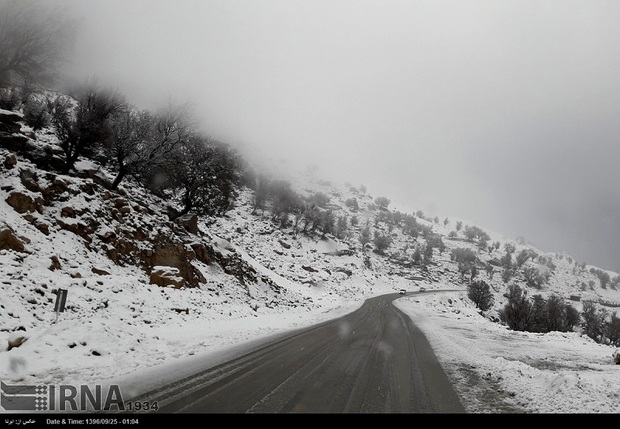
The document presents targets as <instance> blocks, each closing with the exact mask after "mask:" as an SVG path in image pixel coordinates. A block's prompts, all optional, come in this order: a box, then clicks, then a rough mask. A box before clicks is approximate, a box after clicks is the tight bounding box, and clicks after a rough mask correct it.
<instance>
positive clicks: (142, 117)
mask: <svg viewBox="0 0 620 429" xmlns="http://www.w3.org/2000/svg"><path fill="white" fill-rule="evenodd" d="M153 122H154V119H153V115H152V114H151V113H150V112H148V111H145V110H137V109H134V108H130V107H128V108H124V109H119V111H118V112H116V113H115V114H114V115H113V117H112V128H111V131H112V136H111V138H110V140H109V143H108V145H107V146H106V152H107V154H108V156H109V158H110V159H111V160H112V161H113V163H114V164H115V166H116V169H117V173H116V177H115V178H114V181H113V182H112V189H116V188H117V187H118V185H119V184H120V183H121V181H122V180H123V179H124V178H125V176H127V175H130V174H134V173H136V172H137V171H138V170H139V169H140V167H141V165H142V163H143V162H144V155H145V151H146V149H147V148H148V141H149V136H150V135H151V131H152V125H153Z"/></svg>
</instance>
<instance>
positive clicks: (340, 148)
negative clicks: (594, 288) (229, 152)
mask: <svg viewBox="0 0 620 429" xmlns="http://www.w3.org/2000/svg"><path fill="white" fill-rule="evenodd" d="M53 1H56V2H58V3H59V5H60V4H69V5H70V7H71V8H73V9H75V11H74V12H75V13H76V14H77V15H78V16H79V17H80V20H81V22H82V29H81V32H80V38H79V41H78V43H77V46H76V51H75V57H74V60H73V63H72V65H71V67H72V68H71V72H72V73H73V74H74V75H76V76H91V77H92V76H95V77H97V78H99V79H100V80H102V81H109V82H112V84H113V85H114V86H116V87H117V88H119V89H120V90H121V91H122V92H123V93H125V94H126V95H127V97H128V98H129V99H130V101H132V102H134V103H136V104H138V105H141V106H144V107H148V108H150V107H151V106H155V105H157V104H159V103H163V102H165V101H167V100H168V97H170V96H172V97H173V98H174V99H175V100H178V101H185V100H192V101H193V102H194V104H195V107H196V111H197V113H198V114H199V116H200V118H201V120H202V122H203V124H204V126H205V128H206V129H207V130H208V131H209V132H210V133H211V134H212V135H214V136H216V137H219V138H222V139H224V140H226V141H229V142H231V143H242V144H251V145H256V146H260V147H264V148H266V149H268V150H270V151H273V152H274V153H277V154H279V155H278V156H282V157H287V156H290V157H301V158H302V159H304V160H307V161H308V162H314V163H316V164H319V165H321V171H324V172H325V174H326V175H327V176H329V177H333V178H334V179H342V180H347V181H350V182H352V183H354V184H361V183H363V184H365V185H366V186H367V187H368V189H369V191H370V192H371V193H372V194H373V195H376V196H379V195H384V196H387V197H389V198H391V200H392V201H393V205H392V207H395V208H398V209H401V210H405V211H408V212H409V211H415V210H423V211H424V212H425V213H426V214H430V215H433V216H434V215H438V216H440V217H445V216H449V217H450V216H454V217H460V218H464V219H466V220H468V221H471V222H473V223H476V224H478V225H480V226H481V227H486V228H488V229H490V230H494V231H497V232H500V233H503V234H505V235H506V236H507V237H517V236H524V237H525V238H526V239H527V240H528V241H531V242H532V243H533V244H535V245H537V246H539V247H540V248H541V249H542V250H546V251H561V250H566V251H567V252H568V253H569V254H571V255H573V256H574V257H576V258H577V259H578V260H579V261H582V262H587V263H591V264H594V265H598V266H600V267H602V268H607V269H612V270H615V271H620V189H619V186H618V183H620V169H619V168H618V167H619V165H620V141H619V139H618V137H619V136H620V121H619V118H620V81H619V80H618V76H620V2H617V1H598V0H584V1H570V0H558V1H549V0H535V1H527V0H520V1H509V0H506V1H501V2H498V1H478V0H475V1H462V0H457V1H441V0H432V1H431V0H429V1H415V0H407V1H397V0H390V1H384V0H381V1H379V0H377V1H365V0H351V1H345V0H328V1H324V0H312V1H297V0H280V1H276V0H259V1H251V0H243V1H231V0H221V1H210V0H169V1H163V0H122V1H119V0H70V1H67V0H51V1H45V2H44V3H46V4H52V2H53ZM329 177H328V178H329Z"/></svg>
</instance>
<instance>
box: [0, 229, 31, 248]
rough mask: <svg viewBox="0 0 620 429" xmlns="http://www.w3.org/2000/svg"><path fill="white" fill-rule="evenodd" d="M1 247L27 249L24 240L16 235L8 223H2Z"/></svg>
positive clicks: (0, 232)
mask: <svg viewBox="0 0 620 429" xmlns="http://www.w3.org/2000/svg"><path fill="white" fill-rule="evenodd" d="M0 249H10V250H14V251H16V252H25V251H26V249H25V246H24V243H23V241H22V240H20V239H19V237H17V235H15V232H14V231H13V229H11V227H10V226H8V225H7V224H6V223H1V224H0Z"/></svg>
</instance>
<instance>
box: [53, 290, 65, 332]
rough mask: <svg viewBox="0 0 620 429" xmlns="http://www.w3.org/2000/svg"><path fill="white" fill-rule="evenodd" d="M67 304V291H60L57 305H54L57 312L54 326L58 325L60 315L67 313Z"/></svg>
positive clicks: (57, 295)
mask: <svg viewBox="0 0 620 429" xmlns="http://www.w3.org/2000/svg"><path fill="white" fill-rule="evenodd" d="M66 302H67V289H58V293H57V294H56V304H55V305H54V311H55V312H56V319H55V320H54V324H56V323H58V315H59V314H60V313H62V312H63V311H65V304H66Z"/></svg>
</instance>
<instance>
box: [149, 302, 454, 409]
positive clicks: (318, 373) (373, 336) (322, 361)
mask: <svg viewBox="0 0 620 429" xmlns="http://www.w3.org/2000/svg"><path fill="white" fill-rule="evenodd" d="M411 294H412V293H409V294H408V295H411ZM398 298H403V295H399V294H397V293H394V294H388V295H383V296H379V297H375V298H371V299H369V300H367V301H366V302H365V303H364V304H363V305H362V306H361V307H360V308H359V309H358V310H357V311H355V312H353V313H350V314H348V315H346V316H344V317H342V318H339V319H335V320H331V321H329V322H325V323H322V324H320V325H315V326H313V327H310V328H307V329H304V330H298V331H294V332H292V333H290V334H288V336H285V337H280V338H279V339H277V340H275V341H274V342H272V343H270V344H268V345H263V346H261V347H260V348H257V349H255V350H252V351H249V352H248V353H247V354H244V355H242V356H239V357H237V358H235V359H233V360H231V361H229V362H226V363H223V364H220V365H217V366H215V367H213V368H210V369H208V370H205V371H202V372H200V373H198V374H196V375H194V376H192V377H189V378H186V379H184V380H179V381H178V382H176V383H174V384H171V385H169V386H165V387H163V388H161V389H158V390H157V391H154V392H151V393H150V394H148V395H146V399H148V400H150V401H153V400H155V401H158V403H159V412H165V413H464V408H463V406H462V405H461V403H460V401H459V398H458V396H457V395H456V393H455V391H454V389H453V388H452V386H451V384H450V382H449V381H448V379H447V377H446V375H445V373H444V371H443V369H442V368H441V366H440V364H439V363H438V361H437V359H436V357H435V355H434V353H433V351H432V349H431V347H430V345H429V344H428V341H427V340H426V338H425V337H424V335H423V334H422V333H421V332H420V331H419V330H418V329H417V328H416V327H415V326H414V325H413V323H412V322H411V320H410V318H409V317H407V316H406V315H405V314H404V313H403V312H401V311H400V310H399V309H397V308H396V307H395V306H394V305H393V304H392V301H393V300H394V299H398ZM405 299H406V298H405Z"/></svg>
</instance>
